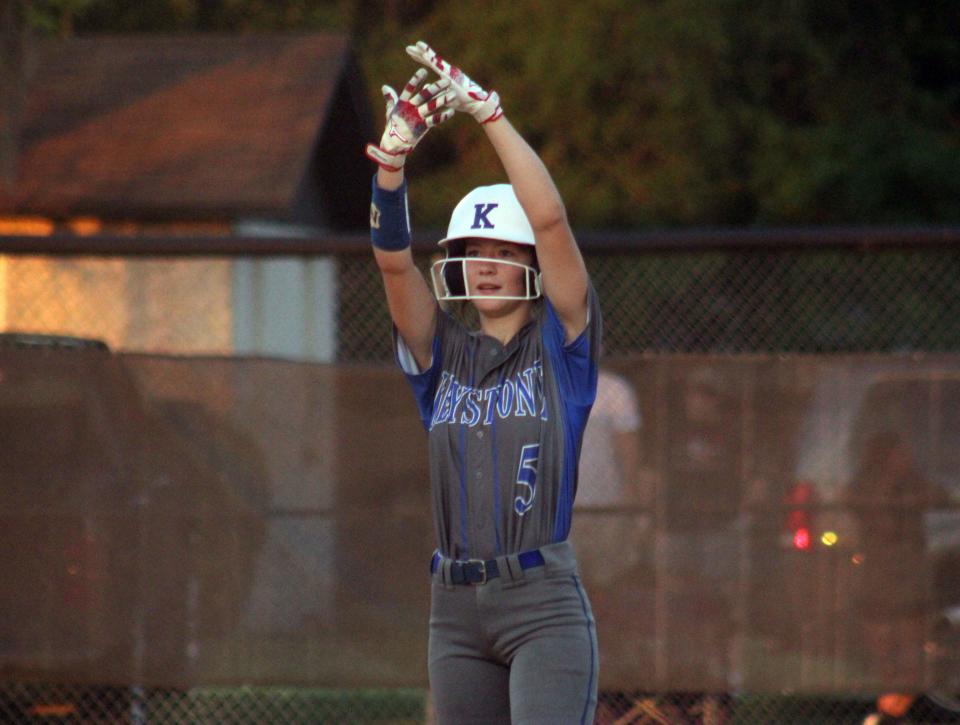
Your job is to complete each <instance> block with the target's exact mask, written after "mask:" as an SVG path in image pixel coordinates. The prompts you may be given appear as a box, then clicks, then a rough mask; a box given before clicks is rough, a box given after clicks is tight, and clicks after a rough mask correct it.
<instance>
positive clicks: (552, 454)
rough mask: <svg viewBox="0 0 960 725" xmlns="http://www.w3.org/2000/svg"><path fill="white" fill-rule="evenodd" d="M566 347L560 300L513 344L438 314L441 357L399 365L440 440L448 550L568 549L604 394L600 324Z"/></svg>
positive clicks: (436, 488) (436, 485)
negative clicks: (588, 433) (581, 469)
mask: <svg viewBox="0 0 960 725" xmlns="http://www.w3.org/2000/svg"><path fill="white" fill-rule="evenodd" d="M588 304H589V322H588V324H587V327H586V329H585V330H584V331H583V333H582V334H581V335H580V336H579V337H578V338H577V339H576V340H574V341H573V342H572V343H570V344H569V345H564V337H565V331H564V328H563V325H562V324H561V322H560V320H559V319H558V318H557V315H556V313H555V311H554V310H553V308H552V306H551V305H550V302H549V300H544V303H543V304H542V305H537V308H536V312H535V315H534V319H533V320H532V321H531V322H529V323H528V324H527V325H526V326H525V327H523V329H521V330H520V332H519V333H517V335H516V336H514V338H513V339H512V340H511V341H510V342H509V343H507V345H506V346H504V345H502V344H500V342H499V341H498V340H495V339H493V338H491V337H488V336H486V335H482V334H480V333H477V332H470V331H469V330H467V329H466V328H465V327H464V326H463V325H462V324H461V323H460V322H458V321H457V320H455V319H454V318H452V317H451V316H449V315H448V314H446V313H445V312H442V311H438V313H437V320H438V321H437V330H436V335H435V337H434V342H433V360H432V363H431V366H430V368H429V369H428V370H425V371H422V372H413V371H411V368H410V366H409V364H404V363H403V362H402V361H404V360H405V359H407V358H409V355H408V354H407V351H406V348H405V345H403V343H402V341H401V340H399V339H398V340H397V353H398V359H399V360H401V365H402V367H403V368H404V371H405V373H406V374H407V379H408V381H409V382H410V385H411V387H412V388H413V391H414V395H415V397H416V400H417V405H418V407H419V410H420V416H421V419H422V420H423V423H424V426H425V427H426V428H427V430H428V431H429V449H430V477H431V484H432V488H433V513H434V525H435V529H436V533H437V541H438V544H437V546H438V548H439V550H440V552H441V553H442V554H444V555H445V556H450V557H455V558H461V559H462V558H490V557H494V556H499V555H502V554H511V553H516V552H518V551H526V550H529V549H535V548H537V547H538V546H542V545H545V544H549V543H553V542H556V541H563V540H564V539H566V538H567V534H568V533H569V531H570V517H571V514H572V510H573V501H574V497H575V495H576V488H577V460H578V458H579V453H580V442H581V440H582V437H583V429H584V427H585V425H586V422H587V416H588V415H589V413H590V407H591V406H592V405H593V401H594V397H595V396H596V384H597V364H598V358H599V349H600V336H601V318H600V308H599V305H598V303H597V299H596V294H595V292H594V290H593V288H592V287H591V288H590V290H589V295H588Z"/></svg>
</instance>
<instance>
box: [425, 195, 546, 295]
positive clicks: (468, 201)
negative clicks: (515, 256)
mask: <svg viewBox="0 0 960 725" xmlns="http://www.w3.org/2000/svg"><path fill="white" fill-rule="evenodd" d="M468 239H487V240H493V241H499V242H510V243H511V244H517V245H520V246H528V247H531V250H530V251H531V252H533V258H534V266H531V265H526V264H521V263H519V262H511V261H507V260H503V259H491V258H487V257H467V256H466V243H467V240H468ZM439 245H440V247H442V248H443V249H445V250H446V259H442V260H439V261H438V262H435V263H434V264H433V267H432V269H431V271H432V274H431V277H432V279H433V286H434V292H435V294H436V296H437V299H438V300H442V301H448V300H450V301H452V300H474V299H503V300H534V299H537V298H538V297H540V296H541V294H542V290H541V278H540V272H539V270H538V269H537V268H536V266H535V265H536V240H535V238H534V234H533V228H532V227H531V226H530V222H529V220H528V219H527V215H526V213H525V212H524V211H523V207H521V206H520V202H519V201H517V197H516V195H515V194H514V192H513V187H512V186H510V184H494V185H492V186H480V187H477V188H476V189H474V190H473V191H471V192H470V193H469V194H467V195H466V196H465V197H464V198H463V199H461V200H460V202H459V203H458V204H457V206H456V207H455V208H454V210H453V214H451V216H450V225H449V227H448V228H447V236H446V237H444V238H443V239H441V240H440V242H439ZM472 262H485V263H495V264H502V265H510V266H514V267H522V268H523V269H524V270H525V271H526V273H525V275H524V290H523V292H522V294H519V295H515V294H509V295H506V294H499V293H498V294H490V295H487V294H480V293H478V292H477V291H475V290H470V289H469V288H468V283H467V279H468V276H467V265H468V264H470V263H472Z"/></svg>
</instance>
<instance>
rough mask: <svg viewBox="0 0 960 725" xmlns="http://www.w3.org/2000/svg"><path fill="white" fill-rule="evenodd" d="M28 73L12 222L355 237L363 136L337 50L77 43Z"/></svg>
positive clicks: (254, 43) (46, 53)
mask: <svg viewBox="0 0 960 725" xmlns="http://www.w3.org/2000/svg"><path fill="white" fill-rule="evenodd" d="M29 61H30V62H28V67H29V70H28V78H27V83H26V97H25V99H24V100H25V103H24V114H23V122H22V125H21V128H20V143H19V152H18V178H17V183H16V188H15V189H14V191H13V195H14V198H13V199H9V198H8V199H7V200H6V203H5V204H4V206H6V207H7V208H8V209H10V210H11V211H14V212H16V213H20V214H42V215H47V216H53V217H66V216H74V215H85V214H92V215H96V216H100V217H102V218H114V219H134V220H136V219H170V218H188V219H205V220H206V219H215V220H236V219H244V218H245V219H249V218H267V219H274V220H283V221H294V222H305V223H311V224H320V225H325V226H332V227H337V228H345V227H351V226H362V225H364V224H365V217H366V213H367V211H366V210H367V207H368V204H369V198H368V197H369V176H370V169H369V165H368V164H366V163H365V158H364V156H363V151H362V146H363V142H364V141H366V140H368V139H369V135H370V128H371V123H370V118H369V108H368V104H367V102H366V99H365V93H364V90H363V84H362V81H361V79H360V74H359V72H358V70H357V67H356V62H355V60H354V57H353V53H352V51H351V48H350V44H349V40H348V39H347V38H346V37H345V36H342V35H338V34H297V35H292V34H284V35H247V36H226V35H212V36H211V35H181V36H144V35H138V36H92V37H82V38H73V39H67V40H56V41H45V42H42V43H40V44H39V45H38V46H37V47H36V48H35V55H34V56H33V57H31V58H29ZM331 119H333V120H332V121H331ZM357 194H359V195H360V199H359V201H357V200H355V199H354V197H355V196H356V195H357Z"/></svg>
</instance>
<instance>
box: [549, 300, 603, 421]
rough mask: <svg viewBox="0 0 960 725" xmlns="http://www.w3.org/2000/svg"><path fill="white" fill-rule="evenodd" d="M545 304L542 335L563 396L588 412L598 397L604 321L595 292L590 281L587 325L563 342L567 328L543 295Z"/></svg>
mask: <svg viewBox="0 0 960 725" xmlns="http://www.w3.org/2000/svg"><path fill="white" fill-rule="evenodd" d="M544 303H545V306H546V309H545V313H544V321H543V337H544V345H545V347H546V351H547V354H548V355H550V359H551V361H552V362H553V364H554V366H555V369H556V372H557V380H558V383H559V385H560V392H561V394H562V395H563V396H564V399H565V400H568V401H571V402H573V403H575V404H576V405H577V406H586V408H587V412H589V408H590V406H591V405H593V401H594V399H595V398H596V397H597V374H598V369H599V363H600V342H601V335H602V330H603V322H602V319H601V314H600V304H599V302H598V300H597V294H596V292H595V291H594V289H593V285H592V284H591V285H590V286H589V287H588V288H587V325H586V327H585V328H584V329H583V331H582V332H581V333H580V334H579V335H578V336H577V338H576V339H575V340H573V341H572V342H570V343H569V344H568V343H567V342H566V336H567V332H566V329H565V328H564V326H563V323H562V322H561V321H560V318H559V317H558V315H557V311H556V310H555V309H554V308H553V305H552V304H550V300H549V299H547V298H544Z"/></svg>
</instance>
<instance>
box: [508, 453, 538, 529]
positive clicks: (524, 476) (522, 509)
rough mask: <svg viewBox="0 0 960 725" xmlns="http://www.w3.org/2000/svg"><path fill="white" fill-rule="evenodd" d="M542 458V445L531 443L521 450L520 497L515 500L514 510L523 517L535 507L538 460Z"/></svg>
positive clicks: (518, 473)
mask: <svg viewBox="0 0 960 725" xmlns="http://www.w3.org/2000/svg"><path fill="white" fill-rule="evenodd" d="M539 457H540V444H539V443H529V444H527V445H525V446H524V447H523V448H522V449H521V450H520V466H519V468H517V485H518V486H520V487H521V488H520V495H519V496H517V497H516V498H515V499H513V510H514V511H516V512H517V514H518V515H519V516H523V515H524V514H525V513H527V511H529V510H530V508H531V507H532V506H533V498H534V496H536V495H537V460H538V459H539Z"/></svg>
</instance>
